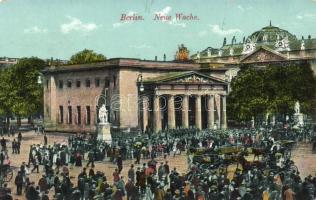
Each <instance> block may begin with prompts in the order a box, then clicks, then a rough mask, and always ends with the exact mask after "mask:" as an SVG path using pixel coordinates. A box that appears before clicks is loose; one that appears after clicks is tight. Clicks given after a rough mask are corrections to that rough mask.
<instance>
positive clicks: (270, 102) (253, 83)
mask: <svg viewBox="0 0 316 200" xmlns="http://www.w3.org/2000/svg"><path fill="white" fill-rule="evenodd" d="M231 88H232V92H231V93H230V94H229V96H228V115H229V118H231V119H234V120H237V121H247V120H250V119H251V118H252V117H255V118H258V117H260V116H261V117H263V116H265V115H266V114H267V113H268V114H269V113H270V114H271V113H274V114H279V115H281V116H282V117H283V119H285V116H286V115H292V114H293V113H294V104H295V102H296V101H299V102H300V104H301V105H302V106H301V107H302V111H303V113H306V114H310V113H311V112H312V109H311V108H312V105H313V102H314V99H315V97H316V96H315V94H316V79H315V77H314V75H313V71H312V69H311V67H310V65H309V64H308V63H301V64H289V65H285V66H277V65H268V66H266V68H265V69H256V68H253V67H250V66H243V67H241V70H240V72H239V73H238V76H237V77H235V78H234V79H233V81H232V83H231Z"/></svg>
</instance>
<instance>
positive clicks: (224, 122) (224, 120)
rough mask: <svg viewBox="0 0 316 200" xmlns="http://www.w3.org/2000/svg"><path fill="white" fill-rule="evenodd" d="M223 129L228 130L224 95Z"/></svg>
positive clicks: (224, 97) (223, 97)
mask: <svg viewBox="0 0 316 200" xmlns="http://www.w3.org/2000/svg"><path fill="white" fill-rule="evenodd" d="M222 111H223V112H222V124H221V127H222V129H226V128H227V117H226V95H222Z"/></svg>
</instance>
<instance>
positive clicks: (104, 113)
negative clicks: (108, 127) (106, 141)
mask: <svg viewBox="0 0 316 200" xmlns="http://www.w3.org/2000/svg"><path fill="white" fill-rule="evenodd" d="M98 117H99V120H100V124H107V123H108V110H107V109H106V107H105V105H104V104H103V105H102V106H101V108H100V110H99V116H98Z"/></svg>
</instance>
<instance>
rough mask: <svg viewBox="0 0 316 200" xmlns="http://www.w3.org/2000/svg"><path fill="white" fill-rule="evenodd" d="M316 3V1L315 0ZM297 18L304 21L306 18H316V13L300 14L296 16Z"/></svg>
mask: <svg viewBox="0 0 316 200" xmlns="http://www.w3.org/2000/svg"><path fill="white" fill-rule="evenodd" d="M315 2H316V0H315ZM296 18H297V19H300V20H302V19H304V18H316V13H305V14H299V15H296Z"/></svg>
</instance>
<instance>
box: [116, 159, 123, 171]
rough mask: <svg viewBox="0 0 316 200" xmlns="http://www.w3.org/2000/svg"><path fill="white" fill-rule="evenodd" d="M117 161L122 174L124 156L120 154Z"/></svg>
mask: <svg viewBox="0 0 316 200" xmlns="http://www.w3.org/2000/svg"><path fill="white" fill-rule="evenodd" d="M116 163H117V168H118V172H119V174H120V173H121V171H122V169H123V160H122V156H121V155H119V156H118V157H117V160H116Z"/></svg>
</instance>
